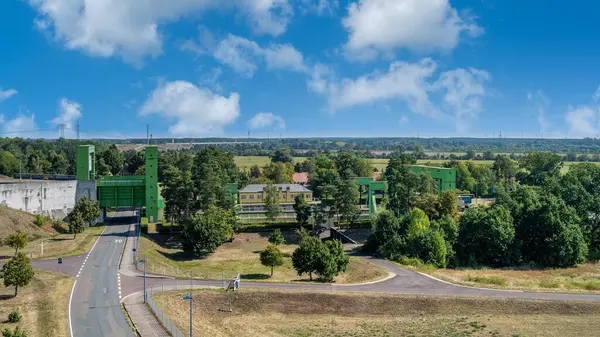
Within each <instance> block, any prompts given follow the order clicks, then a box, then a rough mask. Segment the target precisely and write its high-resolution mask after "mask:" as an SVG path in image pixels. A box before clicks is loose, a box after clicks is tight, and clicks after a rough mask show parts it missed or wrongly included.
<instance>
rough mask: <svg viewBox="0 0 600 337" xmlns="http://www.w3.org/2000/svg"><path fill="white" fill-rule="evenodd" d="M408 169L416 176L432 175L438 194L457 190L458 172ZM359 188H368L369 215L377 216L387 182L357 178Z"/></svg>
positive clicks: (437, 169) (434, 168)
mask: <svg viewBox="0 0 600 337" xmlns="http://www.w3.org/2000/svg"><path fill="white" fill-rule="evenodd" d="M408 169H409V171H410V172H411V173H413V174H415V175H420V174H422V173H425V174H428V175H430V176H431V177H432V178H433V179H434V180H435V181H436V183H437V190H438V193H441V192H442V191H445V190H455V189H456V170H455V169H450V168H442V167H432V166H425V165H408ZM354 182H356V184H357V185H359V186H366V187H367V192H366V194H367V198H366V203H367V206H369V215H370V216H372V217H373V216H376V215H377V199H381V198H383V195H384V193H385V192H386V191H387V182H386V181H375V180H374V179H373V178H371V177H365V178H356V179H354Z"/></svg>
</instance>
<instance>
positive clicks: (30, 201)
mask: <svg viewBox="0 0 600 337" xmlns="http://www.w3.org/2000/svg"><path fill="white" fill-rule="evenodd" d="M84 196H87V197H90V198H92V199H94V200H96V182H95V181H94V180H90V181H77V180H68V181H58V180H23V181H17V182H14V183H13V182H10V183H2V184H0V204H2V205H5V206H8V207H10V208H16V209H20V210H23V211H25V212H29V213H33V214H41V215H45V216H49V217H52V218H53V219H64V218H65V217H66V216H67V214H68V213H69V212H70V211H71V210H72V209H73V207H74V206H75V202H77V200H79V199H80V198H81V197H84Z"/></svg>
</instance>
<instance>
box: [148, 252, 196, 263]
mask: <svg viewBox="0 0 600 337" xmlns="http://www.w3.org/2000/svg"><path fill="white" fill-rule="evenodd" d="M158 252H159V253H160V254H161V255H162V256H164V257H166V258H167V259H170V260H173V261H179V262H186V261H193V260H204V259H205V258H206V257H200V258H198V257H195V256H192V255H190V254H186V253H185V252H183V251H179V252H174V253H166V252H162V251H158Z"/></svg>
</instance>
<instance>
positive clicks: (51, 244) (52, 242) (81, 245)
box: [0, 226, 105, 259]
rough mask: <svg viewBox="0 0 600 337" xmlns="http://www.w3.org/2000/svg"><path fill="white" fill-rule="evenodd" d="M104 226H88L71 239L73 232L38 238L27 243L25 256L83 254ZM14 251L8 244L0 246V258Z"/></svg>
mask: <svg viewBox="0 0 600 337" xmlns="http://www.w3.org/2000/svg"><path fill="white" fill-rule="evenodd" d="M104 227H105V226H97V227H90V228H88V229H86V230H85V231H84V232H83V233H80V234H77V237H76V238H75V239H73V234H71V233H64V234H56V235H54V236H52V237H49V238H44V239H38V240H34V241H30V242H28V243H27V247H26V248H25V249H23V250H21V251H22V252H24V253H25V254H27V256H29V255H30V254H31V255H32V256H33V258H34V259H35V258H42V259H50V258H55V257H58V256H60V257H67V256H73V255H79V254H83V253H85V252H87V251H89V250H90V249H91V248H92V246H93V245H94V243H95V242H96V239H98V236H100V234H101V233H102V231H103V230H104ZM42 241H44V256H40V247H41V243H42ZM14 254H15V251H14V250H13V249H12V248H10V247H8V246H0V258H2V257H12V256H13V255H14Z"/></svg>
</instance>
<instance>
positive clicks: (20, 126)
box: [2, 114, 38, 137]
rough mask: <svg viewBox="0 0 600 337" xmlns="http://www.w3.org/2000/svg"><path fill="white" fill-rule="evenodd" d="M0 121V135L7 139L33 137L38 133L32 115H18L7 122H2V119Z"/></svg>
mask: <svg viewBox="0 0 600 337" xmlns="http://www.w3.org/2000/svg"><path fill="white" fill-rule="evenodd" d="M2 119H3V123H2V133H3V134H5V135H6V136H8V137H35V136H36V135H37V133H38V126H37V124H36V123H35V115H34V114H31V115H30V116H26V115H18V116H17V117H15V118H13V119H8V120H4V117H3V118H2Z"/></svg>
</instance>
